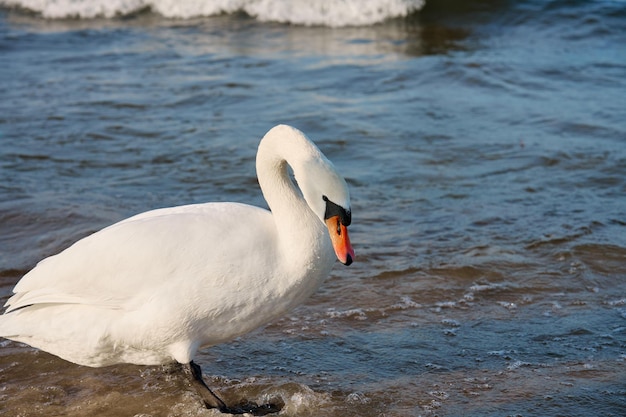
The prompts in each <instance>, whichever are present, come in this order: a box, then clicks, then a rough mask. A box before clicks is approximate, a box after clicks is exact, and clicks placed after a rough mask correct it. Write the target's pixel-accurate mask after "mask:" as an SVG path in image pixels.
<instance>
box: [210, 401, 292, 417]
mask: <svg viewBox="0 0 626 417" xmlns="http://www.w3.org/2000/svg"><path fill="white" fill-rule="evenodd" d="M283 406H284V404H262V405H258V404H256V403H246V404H241V405H239V406H236V407H226V408H223V409H220V411H221V412H222V413H230V414H246V413H249V414H252V415H253V416H264V415H267V414H272V413H278V412H279V411H280V410H281V409H282V408H283Z"/></svg>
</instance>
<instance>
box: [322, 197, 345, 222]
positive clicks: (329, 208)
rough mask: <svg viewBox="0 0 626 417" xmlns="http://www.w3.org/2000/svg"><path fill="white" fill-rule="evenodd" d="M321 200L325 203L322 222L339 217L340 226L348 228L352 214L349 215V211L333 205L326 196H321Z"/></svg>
mask: <svg viewBox="0 0 626 417" xmlns="http://www.w3.org/2000/svg"><path fill="white" fill-rule="evenodd" d="M322 198H323V199H324V201H325V202H326V212H325V213H324V220H328V219H330V218H331V217H334V216H339V220H340V221H341V224H343V225H344V226H346V227H347V226H350V223H352V213H350V210H346V209H344V208H343V207H341V206H340V205H338V204H335V203H333V202H332V201H330V200H329V199H328V197H326V196H323V197H322Z"/></svg>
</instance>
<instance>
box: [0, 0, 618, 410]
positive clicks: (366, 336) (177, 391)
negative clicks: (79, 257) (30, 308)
mask: <svg viewBox="0 0 626 417" xmlns="http://www.w3.org/2000/svg"><path fill="white" fill-rule="evenodd" d="M0 5H2V6H1V7H2V8H0V299H1V301H2V302H4V301H5V300H6V299H7V298H8V297H9V296H10V294H11V290H12V288H13V286H14V285H15V284H16V282H17V281H18V280H19V279H20V277H21V276H22V275H23V274H25V273H26V272H27V271H28V270H29V269H31V268H32V267H33V266H34V265H35V264H36V263H37V262H38V261H39V260H41V259H43V258H45V257H46V256H49V255H52V254H55V253H58V252H59V251H61V250H63V249H64V248H66V247H67V246H69V245H70V244H71V243H73V242H74V241H76V240H78V239H80V238H81V237H84V236H86V235H88V234H90V233H92V232H94V231H96V230H99V229H101V228H103V227H105V226H107V225H109V224H111V223H114V222H116V221H119V220H121V219H123V218H125V217H128V216H130V215H133V214H135V213H138V212H142V211H146V210H149V209H153V208H157V207H164V206H172V205H180V204H188V203H197V202H204V201H239V202H245V203H250V204H255V205H260V206H264V205H265V202H264V201H263V198H262V196H261V193H260V191H259V189H258V185H257V182H256V175H255V170H254V158H255V153H256V146H257V144H258V141H259V140H260V138H261V137H262V136H263V134H265V132H266V131H267V130H268V129H269V128H271V127H272V126H273V125H275V124H278V123H288V124H292V125H294V126H296V127H298V128H300V129H301V130H303V131H304V132H305V133H306V134H307V135H309V136H310V137H311V138H312V139H314V140H315V141H316V142H317V144H318V145H319V147H320V148H321V149H322V150H323V152H324V153H325V154H326V155H327V156H328V157H329V159H331V160H332V161H333V162H334V163H335V165H336V166H337V168H338V170H339V171H340V172H341V173H342V174H343V175H344V176H345V177H346V179H347V181H348V184H349V186H350V189H351V192H352V204H353V207H352V209H353V224H352V226H351V227H350V231H351V239H352V243H353V246H354V248H355V251H356V260H355V263H354V264H353V265H351V266H350V267H344V266H342V265H340V264H337V266H336V267H335V269H334V270H333V273H332V275H331V277H330V278H329V279H328V280H327V282H326V283H325V284H324V285H323V287H322V288H321V290H320V291H319V292H318V293H317V294H316V295H315V296H314V297H312V298H311V299H310V300H308V301H307V303H306V304H305V305H303V306H301V307H299V308H298V309H296V310H294V311H293V312H292V313H290V314H289V315H288V316H286V317H283V318H281V319H279V320H277V321H275V322H273V323H271V324H269V325H268V326H266V327H264V328H262V329H259V330H258V331H256V332H254V333H252V334H249V335H246V336H244V337H241V338H239V339H237V340H235V341H233V342H231V343H227V344H224V345H219V346H215V347H213V348H210V349H207V350H204V351H203V352H202V353H201V354H200V355H199V357H198V358H197V362H198V363H199V364H200V365H202V367H203V369H204V371H205V374H206V380H207V383H208V384H209V386H211V387H212V388H213V389H214V390H215V391H216V392H218V393H219V394H220V395H221V396H223V397H224V398H225V399H226V400H227V401H228V402H233V403H236V402H238V401H240V400H242V399H248V400H252V401H257V402H264V401H271V400H273V399H277V398H278V399H280V400H281V401H283V402H284V403H285V408H284V409H283V411H281V415H285V416H306V415H310V416H333V417H334V416H342V417H345V416H348V417H349V416H388V417H389V416H461V415H463V416H506V415H511V416H513V415H516V416H517V415H519V416H524V417H527V416H537V417H540V416H541V417H543V416H592V415H597V416H622V415H624V414H625V413H626V376H625V375H626V363H625V361H626V122H625V120H626V100H625V99H624V97H626V88H625V87H626V46H625V45H626V4H625V3H624V2H619V1H588V2H575V1H534V0H524V1H520V2H507V1H497V0H491V1H460V0H459V1H454V0H445V1H444V0H442V1H436V0H432V1H428V0H427V1H426V2H425V3H424V2H422V1H400V0H396V1H393V0H389V1H385V0H379V1H373V2H362V3H361V2H357V1H346V2H343V1H295V2H282V1H279V0H264V1H261V0H259V1H252V0H251V1H207V2H200V1H184V0H178V1H176V2H170V1H157V0H153V1H148V0H135V1H132V0H119V1H113V2H110V1H104V0H101V1H89V2H88V1H82V2H73V1H56V2H48V1H43V0H0ZM218 414H219V413H218V412H217V411H215V410H204V409H203V408H202V407H201V405H200V402H199V399H198V397H197V396H195V395H194V394H193V393H191V392H190V391H189V387H188V386H187V385H186V383H185V381H184V380H183V378H182V377H181V376H180V375H179V373H178V372H177V371H176V369H174V368H172V367H141V366H134V365H120V366H113V367H108V368H98V369H92V368H86V367H80V366H77V365H73V364H70V363H68V362H65V361H63V360H61V359H58V358H56V357H54V356H51V355H49V354H47V353H44V352H40V351H38V350H36V349H33V348H30V347H28V346H25V345H22V344H19V343H14V342H10V341H7V340H4V339H3V340H2V341H0V415H1V416H29V417H30V416H51V415H63V416H85V415H97V416H120V415H124V416H155V417H156V416H202V415H207V416H215V415H218Z"/></svg>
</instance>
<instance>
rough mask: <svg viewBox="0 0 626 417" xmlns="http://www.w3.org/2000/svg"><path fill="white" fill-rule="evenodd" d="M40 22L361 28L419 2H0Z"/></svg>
mask: <svg viewBox="0 0 626 417" xmlns="http://www.w3.org/2000/svg"><path fill="white" fill-rule="evenodd" d="M0 5H4V6H9V7H21V8H25V9H29V10H32V11H35V12H37V13H41V15H42V16H43V17H45V18H49V19H59V18H85V19H90V18H95V17H105V18H111V17H115V16H126V15H129V14H131V13H135V12H137V11H140V10H143V9H147V8H149V9H151V10H152V11H154V12H155V13H159V14H161V15H163V16H165V17H168V18H181V19H188V18H193V17H201V16H215V15H218V14H222V13H235V12H240V11H243V12H245V13H247V14H249V15H250V16H253V17H255V18H257V19H259V20H261V21H272V22H282V23H291V24H297V25H307V26H312V25H323V26H331V27H341V26H365V25H372V24H376V23H380V22H382V21H384V20H386V19H391V18H397V17H404V16H407V15H408V14H410V13H412V12H414V11H417V10H419V9H421V8H422V6H423V5H424V0H0Z"/></svg>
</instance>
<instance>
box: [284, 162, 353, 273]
mask: <svg viewBox="0 0 626 417" xmlns="http://www.w3.org/2000/svg"><path fill="white" fill-rule="evenodd" d="M303 172H304V173H305V174H304V175H299V173H298V172H296V173H295V175H296V181H297V182H298V185H299V186H300V189H301V191H302V194H303V196H304V199H305V200H306V202H307V204H308V205H309V207H310V208H311V209H312V210H313V212H314V213H315V214H316V215H317V216H318V217H319V218H320V220H321V221H322V222H323V223H325V224H326V227H327V228H328V233H329V235H330V241H331V243H332V244H333V249H334V250H335V255H337V259H339V261H340V262H341V263H343V264H344V265H350V264H351V263H352V261H353V260H354V249H352V245H351V244H350V237H349V236H348V226H349V225H350V223H351V221H352V212H351V209H350V193H349V192H348V186H347V184H346V181H345V180H344V179H343V177H342V176H341V175H339V173H338V172H337V170H336V169H335V167H334V166H333V164H332V163H331V162H330V161H329V160H328V159H327V158H326V157H325V156H324V155H323V154H322V153H321V152H319V151H318V153H317V154H316V155H315V157H312V158H310V159H309V160H308V161H307V162H306V163H305V166H304V170H303Z"/></svg>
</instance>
